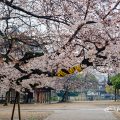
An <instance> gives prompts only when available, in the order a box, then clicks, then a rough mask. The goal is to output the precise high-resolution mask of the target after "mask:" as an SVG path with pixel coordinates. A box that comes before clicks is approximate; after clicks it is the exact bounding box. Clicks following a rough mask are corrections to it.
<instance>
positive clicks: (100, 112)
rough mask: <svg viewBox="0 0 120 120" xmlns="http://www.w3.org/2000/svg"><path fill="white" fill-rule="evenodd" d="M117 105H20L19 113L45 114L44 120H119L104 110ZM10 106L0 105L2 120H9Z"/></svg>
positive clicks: (118, 103)
mask: <svg viewBox="0 0 120 120" xmlns="http://www.w3.org/2000/svg"><path fill="white" fill-rule="evenodd" d="M119 105H120V102H113V101H97V102H95V101H93V102H75V103H59V104H42V105H41V104H22V105H21V111H22V112H23V113H25V115H28V116H30V114H31V113H34V114H35V115H36V114H38V115H40V114H43V113H47V114H49V116H48V115H47V116H48V117H47V118H46V119H45V120H120V117H118V119H117V118H116V117H115V115H114V114H113V113H112V112H113V111H107V109H106V108H108V107H109V106H116V107H117V106H119ZM12 106H13V105H9V106H6V107H3V106H2V105H0V118H1V116H3V117H4V116H5V117H6V118H8V119H4V120H9V118H10V117H8V115H9V116H10V115H11V110H12ZM118 114H119V113H118ZM22 116H23V115H22ZM22 118H23V117H22ZM44 118H45V117H44ZM0 120H3V119H0ZM24 120H26V119H24ZM35 120H39V119H35ZM40 120H43V119H40Z"/></svg>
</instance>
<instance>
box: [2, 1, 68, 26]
mask: <svg viewBox="0 0 120 120" xmlns="http://www.w3.org/2000/svg"><path fill="white" fill-rule="evenodd" d="M0 2H2V3H4V4H5V5H7V6H9V7H11V8H13V9H16V10H18V11H21V12H24V13H26V14H28V15H30V16H33V17H36V18H41V19H46V20H51V21H54V22H58V23H63V24H66V25H69V24H68V23H67V22H65V21H60V20H57V19H54V18H53V17H55V16H39V15H36V14H34V13H32V12H29V11H27V10H25V9H23V8H20V7H19V6H16V5H14V4H12V3H11V2H10V1H8V0H0Z"/></svg>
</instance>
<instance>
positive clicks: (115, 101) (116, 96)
mask: <svg viewBox="0 0 120 120" xmlns="http://www.w3.org/2000/svg"><path fill="white" fill-rule="evenodd" d="M116 100H117V89H116V88H115V102H116Z"/></svg>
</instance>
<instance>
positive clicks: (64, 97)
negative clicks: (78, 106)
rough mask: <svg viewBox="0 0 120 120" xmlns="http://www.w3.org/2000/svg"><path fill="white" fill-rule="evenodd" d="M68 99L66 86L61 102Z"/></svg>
mask: <svg viewBox="0 0 120 120" xmlns="http://www.w3.org/2000/svg"><path fill="white" fill-rule="evenodd" d="M68 100H69V99H68V88H66V90H65V93H64V94H63V96H62V100H61V102H67V101H68Z"/></svg>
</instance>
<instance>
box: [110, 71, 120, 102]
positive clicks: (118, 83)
mask: <svg viewBox="0 0 120 120" xmlns="http://www.w3.org/2000/svg"><path fill="white" fill-rule="evenodd" d="M111 82H112V85H113V87H114V88H115V101H116V100H117V95H119V89H120V73H118V74H117V75H115V76H113V77H111Z"/></svg>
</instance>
